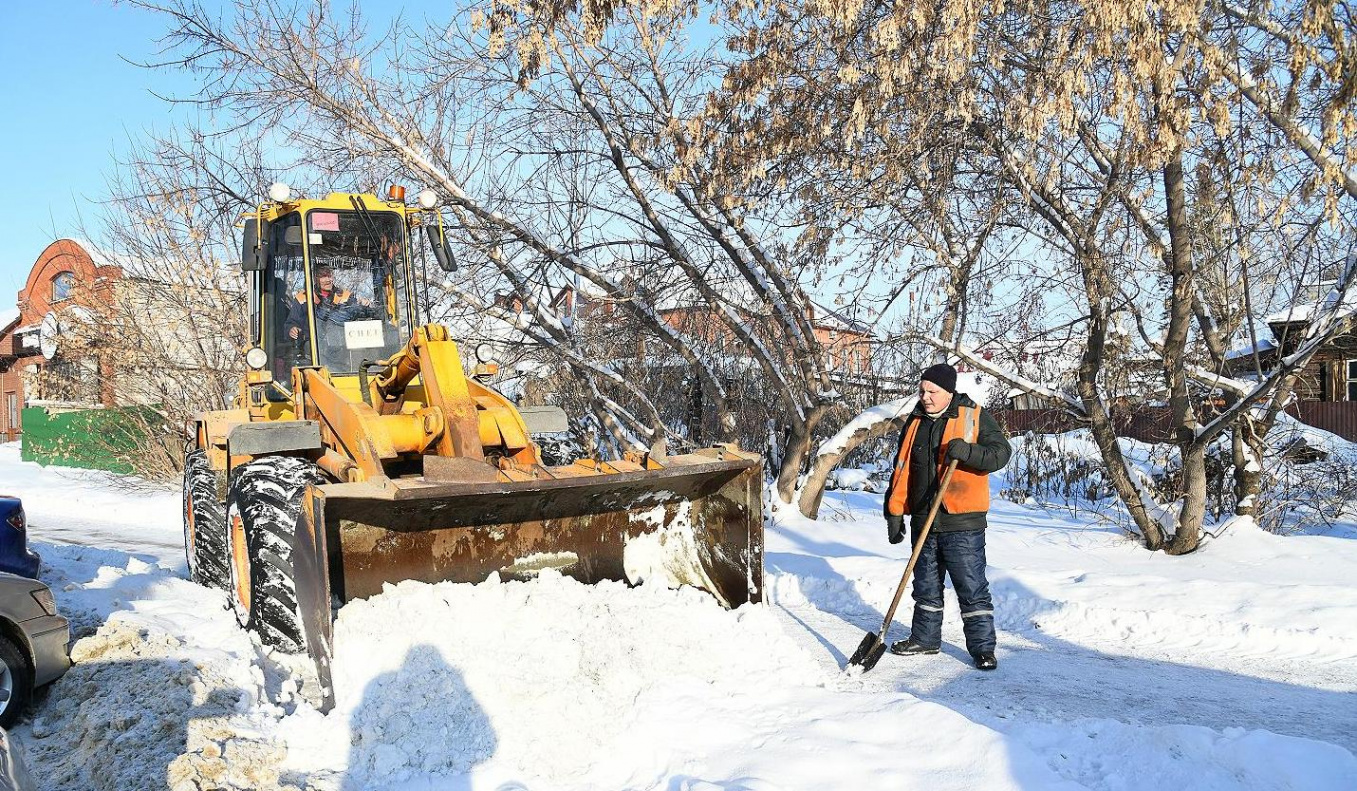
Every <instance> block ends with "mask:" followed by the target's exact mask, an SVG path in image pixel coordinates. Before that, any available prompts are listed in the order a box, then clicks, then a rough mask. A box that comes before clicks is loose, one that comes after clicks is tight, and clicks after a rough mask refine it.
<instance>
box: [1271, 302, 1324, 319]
mask: <svg viewBox="0 0 1357 791" xmlns="http://www.w3.org/2000/svg"><path fill="white" fill-rule="evenodd" d="M1316 307H1317V305H1316V304H1315V303H1313V302H1310V303H1307V304H1304V305H1291V306H1289V307H1286V308H1284V309H1282V310H1279V311H1277V312H1276V313H1269V314H1268V316H1267V318H1265V319H1263V321H1264V322H1265V323H1267V324H1281V323H1285V322H1290V321H1309V320H1310V318H1311V317H1312V316H1313V315H1314V313H1315V308H1316Z"/></svg>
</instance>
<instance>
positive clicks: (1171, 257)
mask: <svg viewBox="0 0 1357 791" xmlns="http://www.w3.org/2000/svg"><path fill="white" fill-rule="evenodd" d="M1163 178H1164V197H1165V202H1166V204H1167V209H1168V211H1167V214H1166V217H1165V220H1166V223H1167V225H1168V232H1169V248H1168V249H1167V250H1166V251H1164V263H1165V264H1166V265H1167V266H1168V270H1169V277H1170V280H1171V282H1172V286H1173V288H1172V292H1171V294H1170V297H1169V323H1168V328H1167V329H1166V331H1165V333H1164V347H1163V368H1164V385H1165V386H1166V387H1167V388H1168V392H1169V411H1170V412H1171V413H1172V415H1173V429H1174V433H1175V435H1176V438H1177V442H1178V455H1179V459H1180V460H1181V464H1182V484H1183V491H1182V495H1183V506H1182V510H1181V511H1180V512H1179V515H1178V524H1177V527H1176V529H1175V530H1174V531H1173V539H1172V541H1170V543H1169V545H1168V546H1167V547H1165V550H1166V551H1167V552H1168V553H1169V554H1171V555H1181V554H1184V553H1187V552H1191V551H1193V550H1194V549H1196V548H1197V544H1198V543H1199V542H1200V541H1201V529H1202V522H1203V521H1204V519H1205V517H1206V446H1205V443H1203V442H1201V441H1199V440H1198V438H1197V432H1196V429H1197V426H1198V423H1197V414H1196V410H1194V409H1193V408H1192V397H1191V394H1190V393H1189V392H1188V387H1187V368H1186V360H1185V359H1184V357H1185V355H1186V352H1187V334H1188V330H1189V329H1190V328H1191V326H1192V319H1193V313H1192V305H1193V301H1194V299H1195V295H1196V289H1195V287H1194V283H1193V281H1194V278H1195V275H1196V272H1195V270H1194V267H1193V263H1192V244H1191V240H1190V239H1189V238H1188V227H1187V190H1186V186H1185V184H1184V180H1183V159H1182V151H1181V150H1180V151H1177V152H1175V155H1174V156H1173V157H1172V158H1171V159H1169V161H1168V162H1167V163H1165V165H1164V171H1163Z"/></svg>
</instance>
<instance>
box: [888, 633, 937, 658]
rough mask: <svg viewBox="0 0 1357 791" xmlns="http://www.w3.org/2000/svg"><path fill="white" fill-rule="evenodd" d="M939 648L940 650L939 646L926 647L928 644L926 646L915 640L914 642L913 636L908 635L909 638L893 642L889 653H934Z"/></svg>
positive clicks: (913, 654) (901, 654) (907, 654)
mask: <svg viewBox="0 0 1357 791" xmlns="http://www.w3.org/2000/svg"><path fill="white" fill-rule="evenodd" d="M939 650H941V649H940V647H939V646H933V647H931V648H930V647H928V646H926V645H921V644H919V643H916V642H914V638H913V637H910V638H908V639H906V640H900V641H897V642H896V643H894V644H893V645H891V653H892V654H899V655H900V656H916V655H919V654H936V653H937V652H938V651H939Z"/></svg>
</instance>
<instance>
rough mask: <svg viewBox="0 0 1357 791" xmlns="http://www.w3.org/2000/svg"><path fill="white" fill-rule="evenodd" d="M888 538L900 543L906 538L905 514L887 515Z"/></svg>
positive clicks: (892, 541) (890, 540)
mask: <svg viewBox="0 0 1357 791" xmlns="http://www.w3.org/2000/svg"><path fill="white" fill-rule="evenodd" d="M886 540H887V541H889V542H891V543H892V544H898V543H900V542H901V541H904V540H905V518H904V517H903V516H893V515H892V516H887V517H886Z"/></svg>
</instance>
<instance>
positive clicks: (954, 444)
mask: <svg viewBox="0 0 1357 791" xmlns="http://www.w3.org/2000/svg"><path fill="white" fill-rule="evenodd" d="M970 458H971V443H969V442H967V441H966V440H964V439H962V438H960V437H957V438H956V439H954V440H952V441H951V442H949V443H947V461H958V462H961V463H962V464H965V463H966V462H968V461H970Z"/></svg>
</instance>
